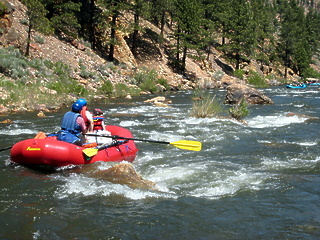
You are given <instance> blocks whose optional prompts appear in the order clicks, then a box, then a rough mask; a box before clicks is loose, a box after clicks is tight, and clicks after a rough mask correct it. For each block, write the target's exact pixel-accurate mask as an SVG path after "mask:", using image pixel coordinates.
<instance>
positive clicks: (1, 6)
mask: <svg viewBox="0 0 320 240" xmlns="http://www.w3.org/2000/svg"><path fill="white" fill-rule="evenodd" d="M7 10H8V7H7V6H6V5H5V4H4V3H2V2H0V15H3V14H5V13H6V11H7Z"/></svg>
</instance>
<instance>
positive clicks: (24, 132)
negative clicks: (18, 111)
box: [0, 128, 39, 135]
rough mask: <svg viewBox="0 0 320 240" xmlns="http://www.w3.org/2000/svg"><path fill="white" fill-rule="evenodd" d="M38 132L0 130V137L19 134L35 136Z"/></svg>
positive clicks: (29, 130) (32, 130)
mask: <svg viewBox="0 0 320 240" xmlns="http://www.w3.org/2000/svg"><path fill="white" fill-rule="evenodd" d="M38 132H39V131H36V130H34V129H23V128H16V129H10V130H5V129H2V130H0V135H21V134H37V133H38Z"/></svg>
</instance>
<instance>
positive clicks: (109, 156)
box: [10, 125, 138, 167]
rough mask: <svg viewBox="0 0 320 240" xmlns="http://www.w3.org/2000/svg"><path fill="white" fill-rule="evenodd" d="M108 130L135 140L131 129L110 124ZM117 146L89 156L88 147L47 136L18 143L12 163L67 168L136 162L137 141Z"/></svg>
mask: <svg viewBox="0 0 320 240" xmlns="http://www.w3.org/2000/svg"><path fill="white" fill-rule="evenodd" d="M106 130H107V131H109V132H111V135H117V136H121V137H125V138H126V137H127V138H132V134H131V132H130V131H129V130H127V129H125V128H122V127H119V126H113V125H108V126H106ZM120 140H121V141H119V142H118V143H117V144H115V145H112V144H111V145H110V146H106V148H104V149H102V150H99V151H97V153H96V154H95V155H94V156H92V157H88V156H86V154H85V153H84V152H83V150H84V149H86V148H84V147H81V146H77V145H74V144H71V143H67V142H63V141H58V140H57V139H56V137H52V136H51V137H50V136H49V137H46V138H44V139H36V138H35V139H26V140H23V141H21V142H18V143H16V144H15V145H14V146H13V147H12V149H11V154H10V155H11V161H12V162H15V163H18V164H22V165H28V166H35V167H37V166H52V167H63V166H67V165H82V164H90V163H94V162H98V161H103V162H121V161H128V162H132V161H133V160H134V159H135V157H136V154H137V151H138V149H137V148H136V145H135V143H134V141H133V140H126V141H124V140H123V139H120Z"/></svg>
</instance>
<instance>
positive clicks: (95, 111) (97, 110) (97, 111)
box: [93, 108, 103, 116]
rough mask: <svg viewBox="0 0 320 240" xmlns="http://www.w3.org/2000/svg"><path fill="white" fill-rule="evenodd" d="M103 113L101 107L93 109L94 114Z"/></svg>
mask: <svg viewBox="0 0 320 240" xmlns="http://www.w3.org/2000/svg"><path fill="white" fill-rule="evenodd" d="M102 114H103V112H102V111H101V110H100V109H99V108H96V109H94V110H93V115H95V116H96V115H102Z"/></svg>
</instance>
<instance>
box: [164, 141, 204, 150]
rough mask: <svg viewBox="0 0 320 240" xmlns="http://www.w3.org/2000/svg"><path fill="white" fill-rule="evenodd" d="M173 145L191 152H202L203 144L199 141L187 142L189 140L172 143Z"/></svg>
mask: <svg viewBox="0 0 320 240" xmlns="http://www.w3.org/2000/svg"><path fill="white" fill-rule="evenodd" d="M170 144H171V145H174V146H176V147H178V148H181V149H186V150H191V151H200V150H201V146H202V144H201V142H197V141H187V140H181V141H177V142H171V143H170Z"/></svg>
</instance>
